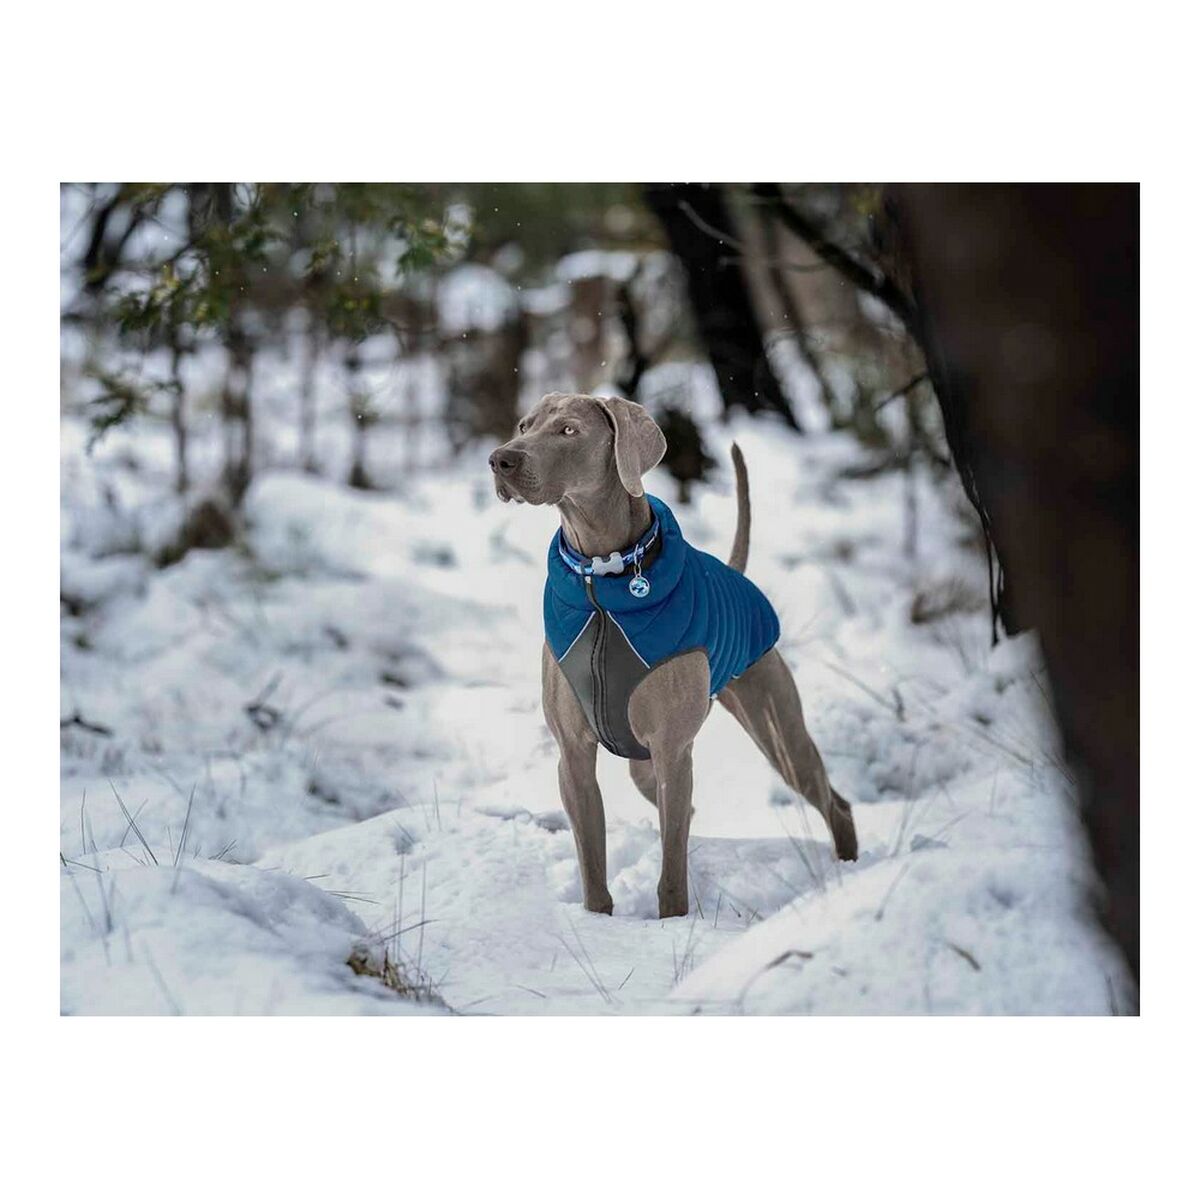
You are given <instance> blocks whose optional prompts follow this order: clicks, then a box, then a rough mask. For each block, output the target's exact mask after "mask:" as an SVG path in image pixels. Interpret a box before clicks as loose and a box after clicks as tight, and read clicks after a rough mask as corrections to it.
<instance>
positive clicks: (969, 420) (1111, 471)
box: [896, 185, 1140, 978]
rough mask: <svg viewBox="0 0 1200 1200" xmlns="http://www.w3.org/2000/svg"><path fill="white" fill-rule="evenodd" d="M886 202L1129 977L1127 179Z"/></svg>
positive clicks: (1133, 198) (1131, 227) (1135, 908)
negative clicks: (1074, 790) (1064, 757)
mask: <svg viewBox="0 0 1200 1200" xmlns="http://www.w3.org/2000/svg"><path fill="white" fill-rule="evenodd" d="M896 206H897V213H898V217H899V223H900V235H901V237H900V248H901V251H902V253H906V254H907V256H908V259H909V262H910V264H911V267H912V274H913V296H914V299H915V301H916V306H917V309H918V311H919V313H920V314H921V325H922V328H923V330H924V332H925V339H926V346H927V351H928V352H929V362H930V368H931V370H933V369H934V368H935V366H936V368H937V371H938V372H939V373H940V374H941V375H942V378H943V384H942V385H941V386H939V395H940V396H941V395H942V386H947V387H948V394H949V396H950V397H951V399H952V405H953V408H952V412H953V414H954V416H955V418H956V420H958V421H959V422H960V423H961V427H960V428H959V430H958V436H959V439H960V442H965V443H966V444H967V445H969V446H970V447H972V448H973V461H974V474H975V479H976V482H977V485H978V488H979V492H980V495H981V496H982V499H983V501H984V504H985V507H986V510H987V512H988V513H990V514H991V518H992V529H993V534H994V537H995V540H996V546H997V548H998V551H999V555H1000V558H1001V561H1003V563H1004V566H1005V571H1006V574H1007V583H1008V587H1007V589H1006V590H1007V592H1008V593H1009V595H1010V603H1011V607H1012V615H1013V617H1014V619H1015V622H1016V623H1018V624H1019V625H1021V626H1025V627H1028V626H1032V627H1034V628H1036V629H1037V630H1038V633H1039V635H1040V637H1041V642H1042V648H1043V651H1044V653H1045V658H1046V664H1047V667H1048V670H1049V674H1050V681H1051V685H1052V689H1053V694H1054V700H1055V707H1056V709H1057V713H1058V719H1059V724H1060V727H1061V729H1062V734H1063V740H1064V744H1065V748H1066V751H1067V754H1068V756H1069V759H1070V762H1071V764H1072V767H1073V770H1074V772H1075V773H1076V777H1077V781H1078V784H1079V791H1080V796H1081V800H1082V804H1083V818H1084V821H1085V823H1086V825H1087V829H1088V833H1089V836H1090V839H1091V843H1092V850H1093V853H1094V856H1095V861H1096V866H1097V868H1098V871H1099V874H1100V876H1101V878H1102V880H1103V882H1104V884H1105V886H1106V890H1107V895H1106V896H1105V897H1104V900H1103V902H1102V907H1101V915H1102V917H1103V919H1104V921H1105V923H1106V925H1107V927H1108V928H1109V930H1110V931H1111V932H1112V935H1113V937H1114V938H1115V940H1116V941H1117V943H1118V944H1119V945H1120V947H1121V948H1122V950H1123V951H1124V952H1125V955H1126V957H1127V958H1128V961H1129V964H1130V967H1131V969H1132V971H1133V973H1134V976H1135V978H1136V977H1137V974H1138V966H1139V921H1140V913H1139V888H1140V870H1139V837H1140V833H1139V829H1140V819H1139V783H1138V761H1139V743H1138V736H1139V733H1138V719H1139V701H1138V655H1139V651H1138V618H1139V611H1138V608H1139V606H1138V556H1139V546H1138V442H1139V428H1138V337H1139V331H1138V316H1139V314H1138V258H1139V247H1138V208H1139V198H1138V190H1137V187H1136V185H1068V186H1060V185H1053V186H1046V185H1024V186H1008V185H1005V186H943V185H920V186H911V187H906V188H902V189H899V190H898V191H897V192H896ZM936 378H937V376H935V379H936ZM942 398H943V404H944V401H945V397H944V396H943V397H942Z"/></svg>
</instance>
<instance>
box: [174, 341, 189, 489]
mask: <svg viewBox="0 0 1200 1200" xmlns="http://www.w3.org/2000/svg"><path fill="white" fill-rule="evenodd" d="M170 349H171V433H172V436H173V437H174V440H175V491H176V492H178V494H179V495H181V496H182V495H184V493H185V492H186V491H187V490H188V486H189V484H190V482H191V479H190V474H189V471H188V427H187V396H186V395H185V393H184V390H183V370H182V367H183V347H182V345H181V344H180V338H179V334H178V332H177V331H172V333H171V335H170Z"/></svg>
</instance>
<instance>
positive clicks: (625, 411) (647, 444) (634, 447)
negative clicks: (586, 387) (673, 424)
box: [596, 396, 667, 496]
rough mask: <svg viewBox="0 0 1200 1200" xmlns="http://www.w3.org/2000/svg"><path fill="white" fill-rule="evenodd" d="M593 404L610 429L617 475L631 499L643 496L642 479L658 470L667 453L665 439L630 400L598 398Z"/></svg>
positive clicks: (641, 408) (652, 419)
mask: <svg viewBox="0 0 1200 1200" xmlns="http://www.w3.org/2000/svg"><path fill="white" fill-rule="evenodd" d="M596 403H597V404H599V405H600V408H601V409H602V411H603V412H604V415H605V417H607V418H608V423H609V424H610V425H611V426H612V428H613V457H614V458H615V459H616V462H617V475H618V476H620V479H621V483H622V484H623V485H624V487H625V490H626V491H627V492H628V493H629V494H630V495H631V496H643V495H645V489H644V488H643V487H642V476H643V475H645V474H646V472H647V471H649V470H650V469H651V468H652V467H656V466H658V464H659V462H660V461H661V460H662V456H663V455H664V454H666V452H667V439H666V438H665V437H663V431H662V430H661V429H659V427H658V426H657V425H656V424H655V423H654V418H653V417H652V416H651V415H650V414H649V413H648V412H647V411H646V410H645V409H644V408H643V407H642V406H641V405H640V404H635V403H634V402H633V401H632V400H619V399H616V398H615V397H609V396H598V397H597V398H596Z"/></svg>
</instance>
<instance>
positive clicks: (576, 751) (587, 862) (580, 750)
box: [558, 742, 613, 915]
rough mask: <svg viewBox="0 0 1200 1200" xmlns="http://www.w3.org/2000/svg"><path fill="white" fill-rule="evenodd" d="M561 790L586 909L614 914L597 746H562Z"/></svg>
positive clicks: (559, 781) (559, 770)
mask: <svg viewBox="0 0 1200 1200" xmlns="http://www.w3.org/2000/svg"><path fill="white" fill-rule="evenodd" d="M558 790H559V794H560V795H561V796H562V803H563V808H565V809H566V810H567V816H568V817H570V819H571V830H572V832H573V833H574V834H575V853H576V855H577V856H578V858H579V878H580V880H581V881H582V883H583V907H584V908H586V909H587V910H588V912H595V913H608V914H610V915H611V913H612V907H613V902H612V896H611V895H610V894H609V890H608V862H607V854H608V851H607V844H606V839H605V835H604V800H603V798H602V797H601V795H600V787H599V785H598V784H597V783H596V743H595V742H591V743H583V744H580V743H578V742H577V743H575V744H574V745H569V744H568V745H563V744H562V743H559V758H558Z"/></svg>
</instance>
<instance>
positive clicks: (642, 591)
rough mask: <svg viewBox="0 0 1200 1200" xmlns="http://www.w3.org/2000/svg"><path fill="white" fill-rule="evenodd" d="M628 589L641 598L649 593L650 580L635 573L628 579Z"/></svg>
mask: <svg viewBox="0 0 1200 1200" xmlns="http://www.w3.org/2000/svg"><path fill="white" fill-rule="evenodd" d="M629 591H630V593H631V594H632V595H634V596H636V597H637V598H638V599H639V600H641V599H642V597H643V596H648V595H650V580H648V579H647V578H646V577H645V575H635V576H634V577H633V578H632V579H631V580H630V581H629Z"/></svg>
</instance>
